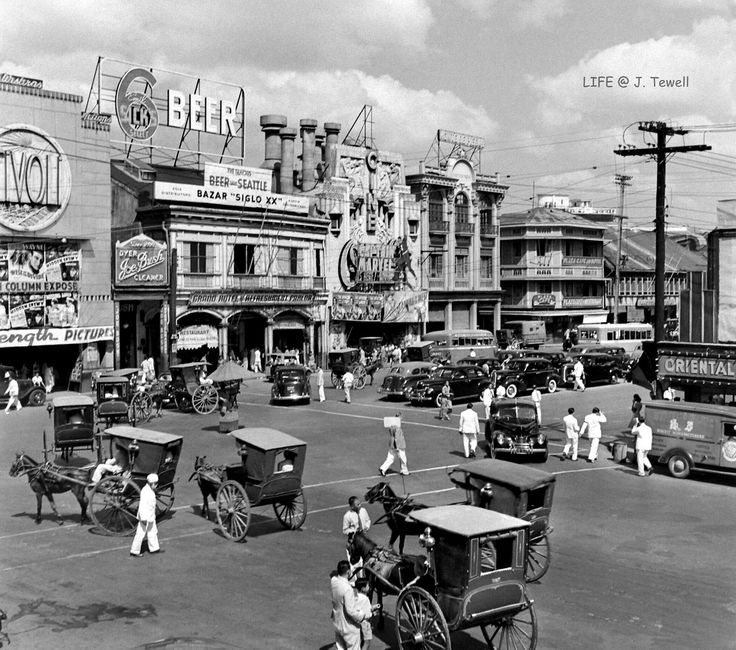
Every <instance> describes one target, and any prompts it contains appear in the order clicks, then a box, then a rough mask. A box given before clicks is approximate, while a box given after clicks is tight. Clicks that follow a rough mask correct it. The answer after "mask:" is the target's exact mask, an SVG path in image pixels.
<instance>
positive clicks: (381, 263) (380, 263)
mask: <svg viewBox="0 0 736 650" xmlns="http://www.w3.org/2000/svg"><path fill="white" fill-rule="evenodd" d="M412 257H413V255H412V251H411V249H410V247H409V242H408V240H407V237H406V235H404V236H403V237H398V238H396V239H390V240H388V241H373V242H360V241H355V240H350V241H348V242H347V243H346V244H345V246H343V248H342V250H341V251H340V259H339V261H338V275H339V277H340V282H341V283H342V286H343V287H344V288H345V289H351V288H353V287H356V286H360V285H366V286H373V285H381V284H382V285H391V284H403V285H406V286H408V287H410V288H412V287H413V286H414V285H415V284H416V283H417V280H418V278H417V274H416V271H415V270H414V265H413V260H412Z"/></svg>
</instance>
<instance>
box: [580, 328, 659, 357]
mask: <svg viewBox="0 0 736 650" xmlns="http://www.w3.org/2000/svg"><path fill="white" fill-rule="evenodd" d="M653 339H654V328H653V327H652V325H651V324H650V323H584V324H581V325H578V345H595V344H601V345H616V347H621V348H624V350H626V352H627V353H628V354H631V353H632V352H635V351H640V350H641V349H642V342H643V341H651V340H653Z"/></svg>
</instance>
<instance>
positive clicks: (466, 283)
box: [455, 278, 470, 289]
mask: <svg viewBox="0 0 736 650" xmlns="http://www.w3.org/2000/svg"><path fill="white" fill-rule="evenodd" d="M455 288H456V289H470V278H455Z"/></svg>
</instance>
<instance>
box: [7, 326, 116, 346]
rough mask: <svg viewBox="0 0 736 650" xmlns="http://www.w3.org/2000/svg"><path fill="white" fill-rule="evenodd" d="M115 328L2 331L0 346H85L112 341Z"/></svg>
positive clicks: (49, 328)
mask: <svg viewBox="0 0 736 650" xmlns="http://www.w3.org/2000/svg"><path fill="white" fill-rule="evenodd" d="M114 338H115V328H113V327H112V325H110V326H109V327H39V328H38V329H9V330H0V346H2V347H4V348H30V347H40V346H42V345H84V344H85V343H94V342H95V341H112V340H113V339H114Z"/></svg>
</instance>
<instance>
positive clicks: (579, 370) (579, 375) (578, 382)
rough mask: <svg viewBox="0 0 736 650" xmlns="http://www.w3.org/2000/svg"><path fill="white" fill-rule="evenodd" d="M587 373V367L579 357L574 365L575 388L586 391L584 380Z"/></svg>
mask: <svg viewBox="0 0 736 650" xmlns="http://www.w3.org/2000/svg"><path fill="white" fill-rule="evenodd" d="M584 374H585V367H584V366H583V362H582V361H580V359H578V360H577V361H576V362H575V365H574V366H573V367H572V375H573V377H575V390H581V391H583V392H585V383H584V382H583V375H584Z"/></svg>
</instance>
